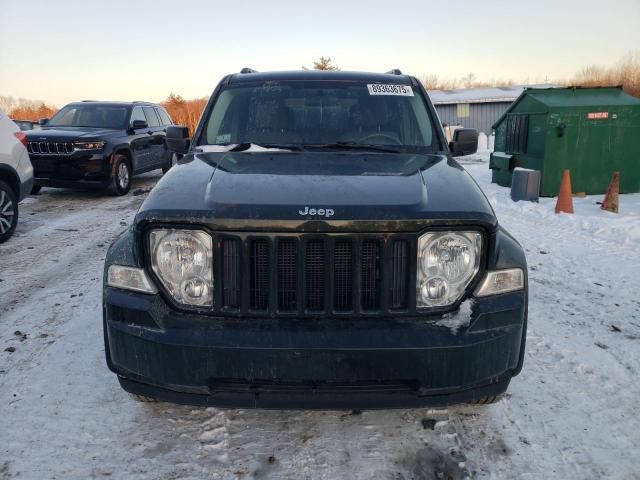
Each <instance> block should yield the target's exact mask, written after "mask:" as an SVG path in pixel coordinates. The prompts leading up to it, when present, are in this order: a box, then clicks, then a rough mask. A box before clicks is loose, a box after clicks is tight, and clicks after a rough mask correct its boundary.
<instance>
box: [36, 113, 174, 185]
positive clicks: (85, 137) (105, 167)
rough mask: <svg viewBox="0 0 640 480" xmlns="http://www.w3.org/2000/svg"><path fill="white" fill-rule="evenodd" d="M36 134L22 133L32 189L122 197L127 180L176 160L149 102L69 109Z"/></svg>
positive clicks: (162, 121) (165, 120) (161, 116)
mask: <svg viewBox="0 0 640 480" xmlns="http://www.w3.org/2000/svg"><path fill="white" fill-rule="evenodd" d="M40 124H41V128H40V129H38V130H29V131H28V132H26V134H27V139H28V151H29V157H30V158H31V163H32V164H33V169H34V176H35V186H34V189H33V193H37V192H38V191H39V190H40V189H41V188H42V187H70V188H108V189H110V190H111V192H112V193H114V194H116V195H125V194H127V193H128V192H129V189H130V188H131V177H132V176H133V175H137V174H139V173H144V172H148V171H150V170H155V169H158V168H162V169H163V171H168V170H169V168H171V165H172V160H173V159H175V156H174V155H172V154H171V152H169V150H167V147H166V144H165V136H166V131H167V127H168V126H170V125H172V122H171V119H170V118H169V115H168V114H167V112H166V111H165V110H164V109H163V108H162V107H161V106H159V105H156V104H153V103H148V102H96V101H84V102H76V103H70V104H69V105H66V106H65V107H63V108H61V109H60V110H59V111H58V112H57V113H56V114H55V115H54V116H53V117H52V118H51V119H50V120H48V119H41V120H40Z"/></svg>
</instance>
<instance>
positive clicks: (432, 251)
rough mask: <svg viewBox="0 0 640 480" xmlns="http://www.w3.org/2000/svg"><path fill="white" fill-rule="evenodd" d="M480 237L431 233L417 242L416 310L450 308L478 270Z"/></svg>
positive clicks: (477, 234)
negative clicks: (418, 308) (419, 308)
mask: <svg viewBox="0 0 640 480" xmlns="http://www.w3.org/2000/svg"><path fill="white" fill-rule="evenodd" d="M481 251H482V235H480V233H478V232H433V233H427V234H425V235H422V236H421V237H420V239H419V240H418V282H417V286H418V289H417V290H418V291H417V299H416V304H417V306H418V307H433V306H446V305H451V304H452V303H454V302H455V301H456V300H458V299H459V298H460V296H461V295H462V294H463V293H464V290H465V289H466V288H467V286H468V285H469V282H470V281H471V280H472V279H473V277H474V276H475V274H476V273H478V269H479V268H480V253H481Z"/></svg>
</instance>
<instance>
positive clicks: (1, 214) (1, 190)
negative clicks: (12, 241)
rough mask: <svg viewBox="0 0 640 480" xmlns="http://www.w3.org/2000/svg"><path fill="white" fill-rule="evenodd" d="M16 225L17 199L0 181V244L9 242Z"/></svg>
mask: <svg viewBox="0 0 640 480" xmlns="http://www.w3.org/2000/svg"><path fill="white" fill-rule="evenodd" d="M17 224H18V199H17V198H16V194H15V193H14V192H13V190H12V189H11V187H9V185H7V184H6V183H4V182H3V181H1V180H0V243H3V242H6V241H7V240H9V238H10V237H11V235H13V232H14V230H15V229H16V225H17Z"/></svg>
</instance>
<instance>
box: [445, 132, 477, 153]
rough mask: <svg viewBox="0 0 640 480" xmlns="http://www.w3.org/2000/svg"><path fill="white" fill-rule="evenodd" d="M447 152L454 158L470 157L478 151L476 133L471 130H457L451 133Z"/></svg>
mask: <svg viewBox="0 0 640 480" xmlns="http://www.w3.org/2000/svg"><path fill="white" fill-rule="evenodd" d="M449 150H451V155H453V156H454V157H461V156H462V155H470V154H472V153H476V151H477V150H478V131H477V130H474V129H473V128H459V129H457V130H456V131H455V132H453V140H452V141H451V142H449Z"/></svg>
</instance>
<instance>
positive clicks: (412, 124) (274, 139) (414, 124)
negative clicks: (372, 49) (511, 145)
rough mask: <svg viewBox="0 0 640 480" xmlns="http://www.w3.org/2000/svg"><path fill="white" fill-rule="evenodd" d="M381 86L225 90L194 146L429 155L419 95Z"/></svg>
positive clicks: (429, 134)
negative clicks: (378, 149) (379, 149)
mask: <svg viewBox="0 0 640 480" xmlns="http://www.w3.org/2000/svg"><path fill="white" fill-rule="evenodd" d="M381 86H382V87H385V85H381V84H373V85H368V84H366V83H361V82H344V81H323V82H308V81H307V82H305V81H291V82H278V83H268V84H261V85H249V86H247V85H243V86H237V87H236V86H230V87H227V88H225V89H224V90H223V91H222V92H221V93H220V94H219V96H218V98H217V100H216V103H215V105H214V107H213V109H212V110H211V113H210V115H209V118H208V119H207V120H206V124H205V129H204V131H203V133H202V135H201V137H200V141H199V144H200V145H224V144H245V143H255V144H258V145H269V144H271V145H274V144H278V145H283V144H284V145H300V146H325V147H336V146H351V147H353V146H367V145H368V146H389V147H393V148H394V149H398V150H408V151H418V152H421V151H430V150H433V149H434V148H435V146H436V145H437V139H436V138H435V135H434V132H433V128H432V123H431V121H430V116H429V113H428V111H427V108H426V105H425V103H424V101H423V98H422V96H421V94H420V92H419V91H417V90H415V89H412V87H411V86H408V85H404V86H395V87H396V88H394V86H386V87H389V88H380V87H381Z"/></svg>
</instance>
